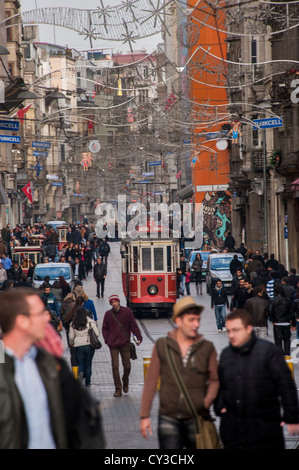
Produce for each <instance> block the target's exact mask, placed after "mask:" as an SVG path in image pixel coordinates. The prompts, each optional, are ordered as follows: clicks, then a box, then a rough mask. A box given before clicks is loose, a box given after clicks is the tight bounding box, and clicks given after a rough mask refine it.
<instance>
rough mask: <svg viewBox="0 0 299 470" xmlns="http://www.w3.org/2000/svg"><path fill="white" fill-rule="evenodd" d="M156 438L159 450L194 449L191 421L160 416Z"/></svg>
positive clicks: (193, 429) (193, 432) (193, 431)
mask: <svg viewBox="0 0 299 470" xmlns="http://www.w3.org/2000/svg"><path fill="white" fill-rule="evenodd" d="M158 436H159V447H160V449H196V443H195V428H194V421H193V419H177V418H170V417H169V416H163V415H160V416H159V424H158Z"/></svg>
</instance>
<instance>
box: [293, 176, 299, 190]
mask: <svg viewBox="0 0 299 470" xmlns="http://www.w3.org/2000/svg"><path fill="white" fill-rule="evenodd" d="M291 190H292V191H299V178H298V179H297V180H295V181H293V182H292V183H291Z"/></svg>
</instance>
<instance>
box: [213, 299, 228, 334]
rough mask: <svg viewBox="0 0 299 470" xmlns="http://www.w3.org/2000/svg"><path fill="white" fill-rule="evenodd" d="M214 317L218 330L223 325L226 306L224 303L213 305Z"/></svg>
mask: <svg viewBox="0 0 299 470" xmlns="http://www.w3.org/2000/svg"><path fill="white" fill-rule="evenodd" d="M214 308H215V317H216V324H217V328H218V330H222V328H224V327H225V317H226V308H225V305H215V307H214Z"/></svg>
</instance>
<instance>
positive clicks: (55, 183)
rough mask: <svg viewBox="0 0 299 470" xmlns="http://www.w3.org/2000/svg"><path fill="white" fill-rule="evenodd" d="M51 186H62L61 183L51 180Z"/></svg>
mask: <svg viewBox="0 0 299 470" xmlns="http://www.w3.org/2000/svg"><path fill="white" fill-rule="evenodd" d="M52 186H63V183H59V182H52Z"/></svg>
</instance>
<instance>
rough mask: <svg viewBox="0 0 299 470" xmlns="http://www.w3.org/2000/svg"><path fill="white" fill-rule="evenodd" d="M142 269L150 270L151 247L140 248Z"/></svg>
mask: <svg viewBox="0 0 299 470" xmlns="http://www.w3.org/2000/svg"><path fill="white" fill-rule="evenodd" d="M142 270H143V271H151V270H152V260H151V249H150V248H142Z"/></svg>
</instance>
